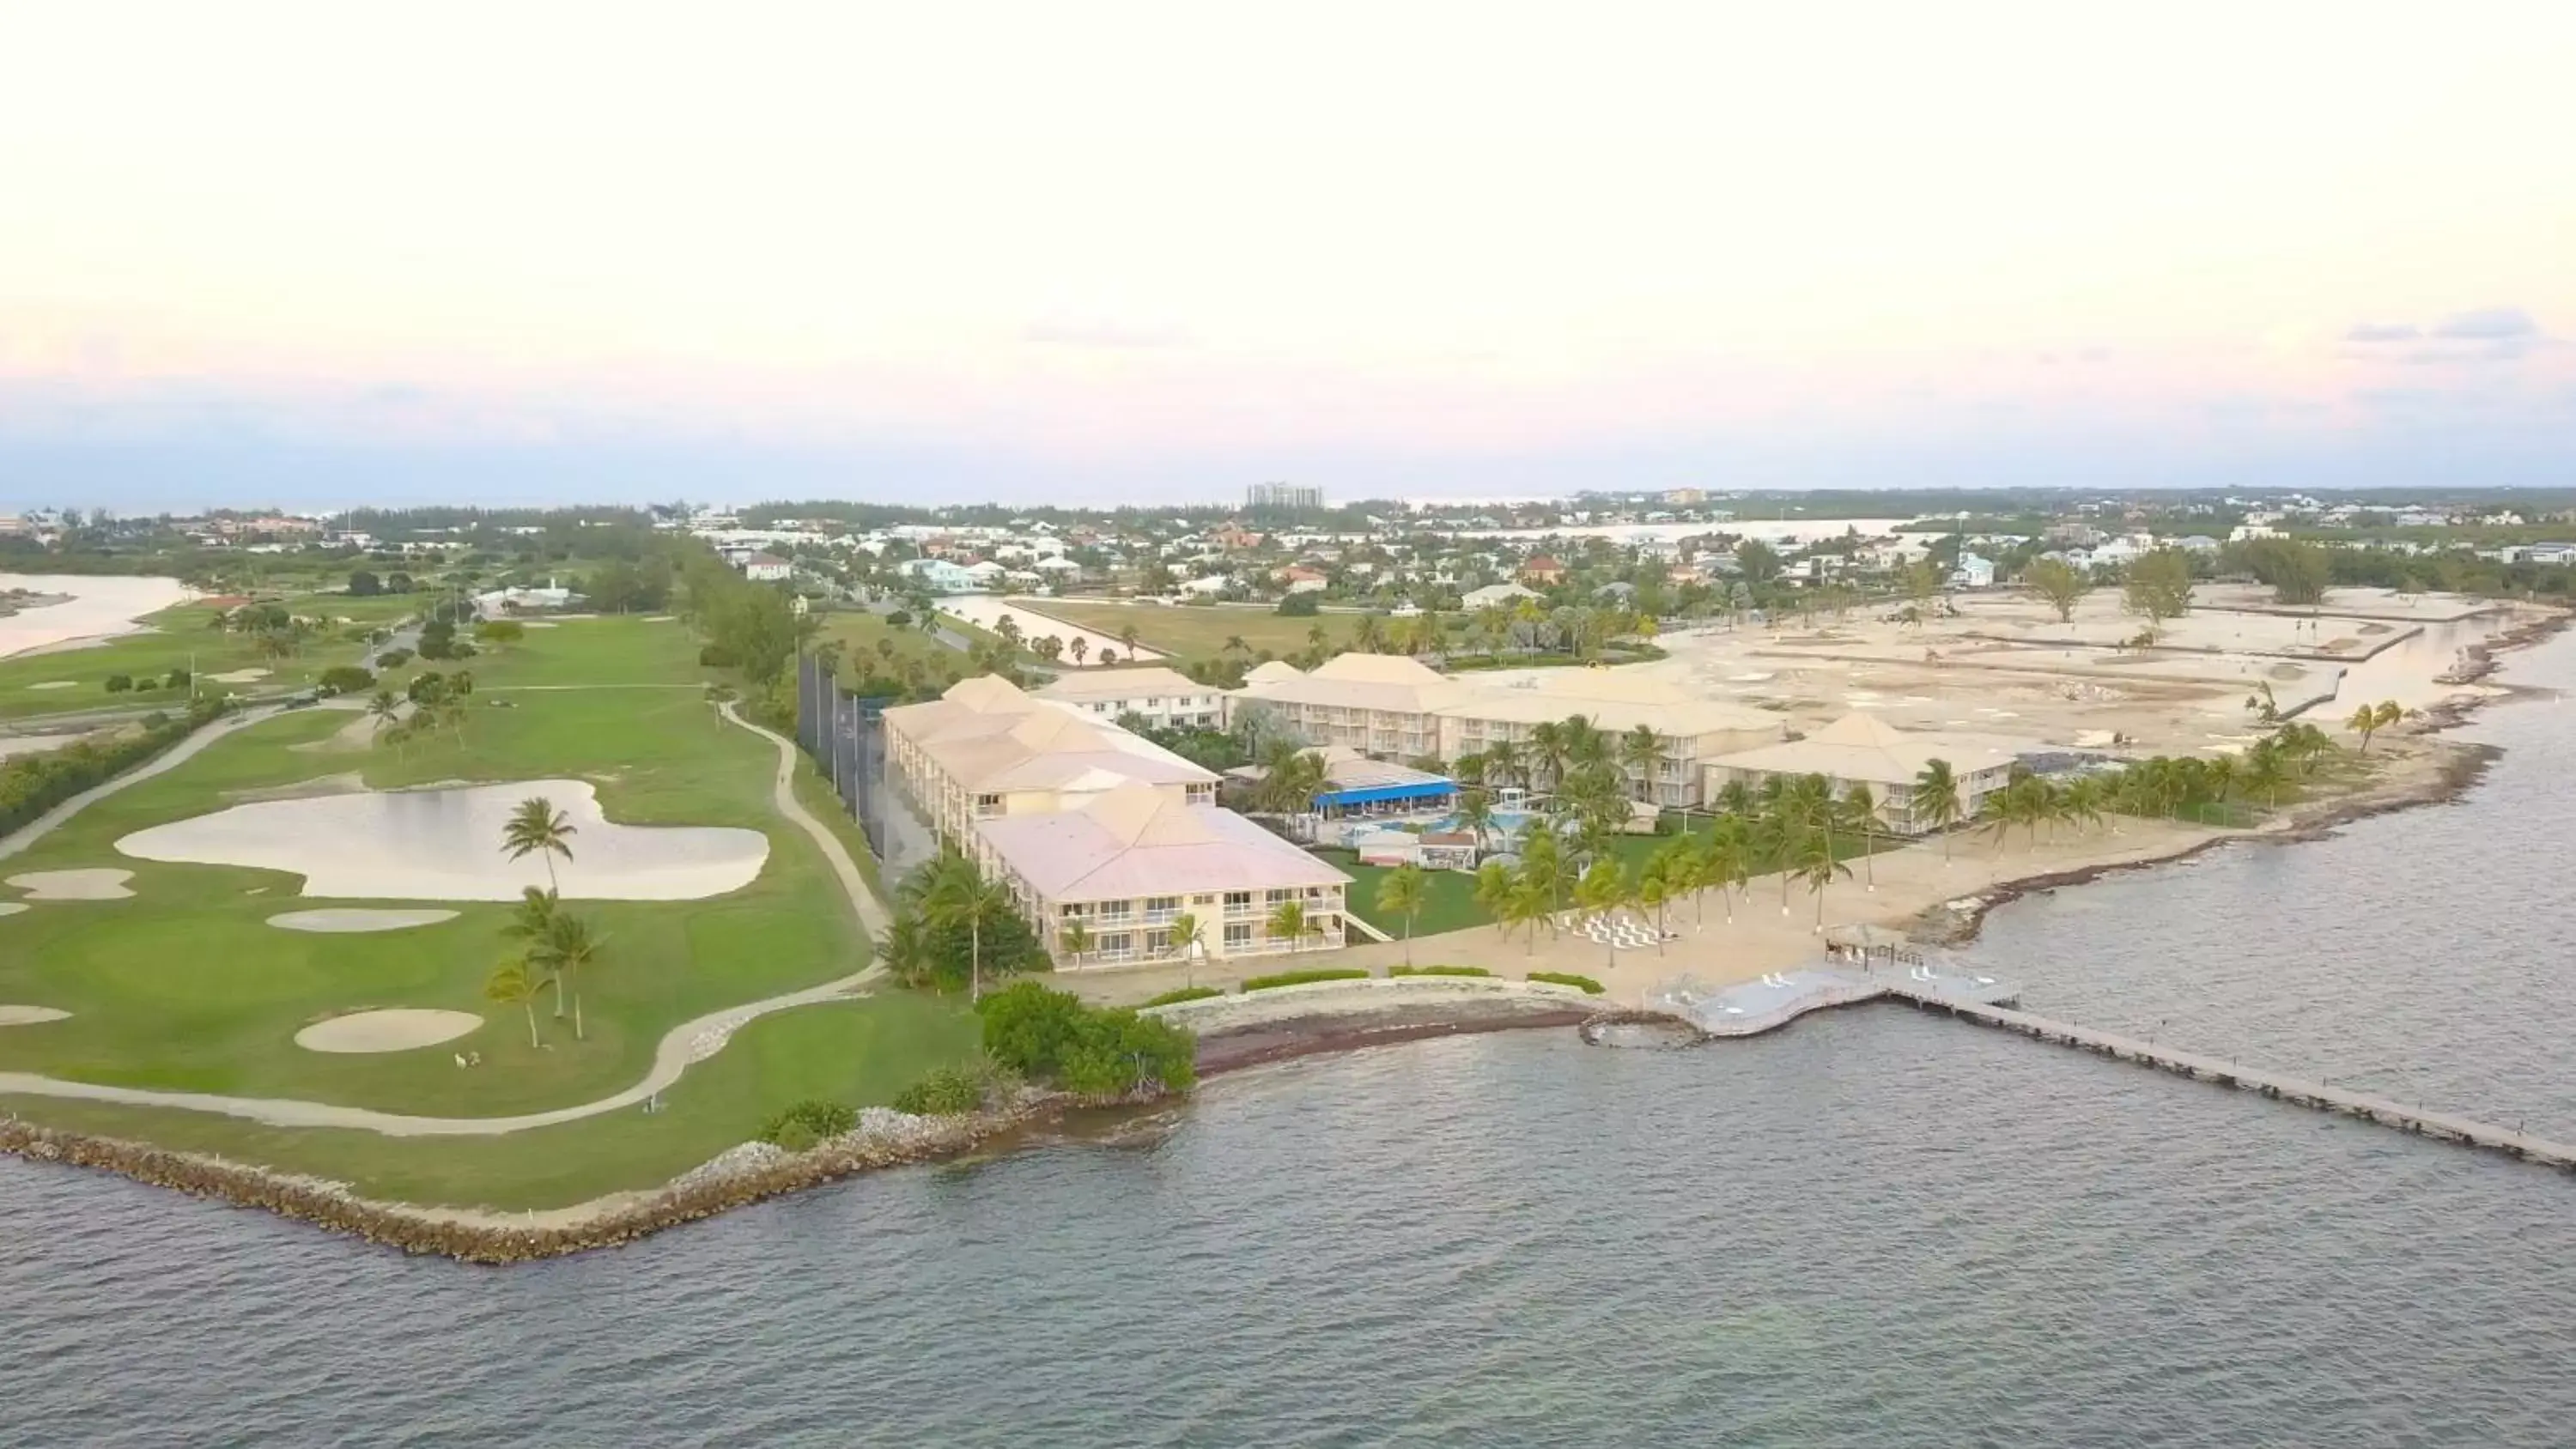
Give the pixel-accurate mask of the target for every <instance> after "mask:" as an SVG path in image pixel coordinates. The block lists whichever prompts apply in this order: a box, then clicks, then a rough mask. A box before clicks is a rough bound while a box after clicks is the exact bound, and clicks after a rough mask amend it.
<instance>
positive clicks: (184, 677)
mask: <svg viewBox="0 0 2576 1449" xmlns="http://www.w3.org/2000/svg"><path fill="white" fill-rule="evenodd" d="M162 683H164V684H167V685H169V686H170V687H171V688H172V689H185V688H187V687H188V671H187V670H185V669H173V670H171V671H170V677H169V678H168V679H165V680H163V681H162Z"/></svg>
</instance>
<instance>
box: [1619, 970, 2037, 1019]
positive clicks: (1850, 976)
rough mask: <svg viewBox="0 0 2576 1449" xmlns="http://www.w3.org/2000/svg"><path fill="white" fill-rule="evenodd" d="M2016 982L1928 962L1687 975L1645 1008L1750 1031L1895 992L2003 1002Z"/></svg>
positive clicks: (1937, 999) (1924, 998)
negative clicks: (1724, 979)
mask: <svg viewBox="0 0 2576 1449" xmlns="http://www.w3.org/2000/svg"><path fill="white" fill-rule="evenodd" d="M2019 994H2020V993H2019V990H2018V988H2016V987H2014V986H2013V985H2011V984H2010V983H2009V982H2003V981H1998V980H1996V979H1995V978H1994V977H1991V976H1978V975H1975V974H1973V973H1969V972H1964V971H1945V970H1941V969H1939V968H1937V967H1932V966H1895V965H1890V966H1885V967H1880V968H1877V969H1873V970H1868V971H1863V970H1858V969H1855V968H1852V967H1848V966H1810V967H1806V968H1803V969H1801V970H1797V971H1775V972H1772V973H1770V974H1769V975H1766V976H1763V977H1761V978H1759V979H1757V980H1753V981H1739V982H1737V983H1735V984H1734V985H1732V986H1722V987H1715V988H1710V987H1704V986H1701V985H1700V984H1698V983H1697V982H1694V981H1691V980H1689V979H1688V978H1684V979H1683V980H1680V981H1676V982H1672V983H1669V984H1667V985H1664V986H1661V987H1658V988H1656V989H1655V991H1654V992H1653V994H1651V995H1649V996H1648V997H1647V998H1646V1007H1647V1009H1648V1010H1650V1011H1662V1012H1669V1013H1671V1014H1672V1015H1674V1016H1677V1017H1680V1018H1681V1019H1682V1020H1684V1021H1687V1022H1689V1023H1690V1024H1691V1025H1692V1026H1695V1027H1697V1028H1698V1029H1699V1030H1700V1031H1702V1032H1704V1033H1706V1034H1707V1035H1709V1036H1754V1035H1758V1034H1759V1033H1762V1032H1766V1031H1773V1030H1776V1029H1778V1028H1780V1027H1783V1026H1787V1025H1788V1024H1789V1023H1790V1022H1793V1021H1795V1020H1797V1019H1798V1018H1799V1017H1802V1016H1804V1015H1806V1014H1807V1013H1808V1012H1811V1011H1821V1010H1823V1009H1825V1008H1826V1007H1829V1006H1850V1005H1853V1004H1855V1003H1858V1002H1863V1001H1876V1000H1878V999H1879V998H1881V997H1886V996H1897V997H1904V998H1906V999H1908V1000H1911V1001H1914V1002H1917V1003H1924V1002H1931V1003H1939V1004H1949V1003H1958V1004H1961V1005H1971V1006H2001V1005H2004V1004H2006V1003H2009V1002H2011V1001H2012V1000H2014V999H2015V998H2016V997H2017V996H2018V995H2019Z"/></svg>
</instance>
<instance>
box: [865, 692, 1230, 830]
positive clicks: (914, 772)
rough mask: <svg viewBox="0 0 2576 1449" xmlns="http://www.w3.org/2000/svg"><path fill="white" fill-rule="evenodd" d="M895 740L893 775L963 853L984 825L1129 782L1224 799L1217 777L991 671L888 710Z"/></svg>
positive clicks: (1076, 804) (1054, 808)
mask: <svg viewBox="0 0 2576 1449" xmlns="http://www.w3.org/2000/svg"><path fill="white" fill-rule="evenodd" d="M885 743H886V761H887V768H888V769H889V771H890V772H891V773H893V774H894V776H895V777H896V779H897V780H899V781H900V782H901V784H902V785H903V787H904V789H905V791H906V792H907V793H908V794H909V795H910V797H911V799H912V801H913V803H914V804H915V806H916V807H917V808H918V809H919V810H920V811H921V812H922V814H923V816H924V817H925V818H926V819H927V820H928V822H929V824H930V825H931V827H932V828H933V829H934V830H936V831H938V832H939V834H941V835H942V836H944V837H946V838H948V839H950V840H952V841H955V842H956V843H957V844H958V845H959V846H960V847H961V848H969V847H971V845H972V842H973V839H974V825H975V822H976V821H979V820H990V819H994V818H997V817H1001V816H1008V815H1045V814H1053V813H1056V812H1058V811H1064V810H1074V809H1079V808H1081V807H1082V806H1083V805H1086V804H1088V803H1090V801H1091V800H1093V799H1095V798H1097V797H1098V796H1101V795H1104V794H1106V793H1108V792H1109V791H1111V790H1114V789H1116V788H1118V787H1119V786H1121V785H1126V784H1142V785H1147V786H1150V787H1152V788H1153V789H1154V790H1156V791H1157V792H1158V793H1161V794H1163V795H1165V796H1167V797H1168V798H1170V799H1172V800H1173V801H1175V802H1176V803H1180V804H1188V805H1209V806H1213V805H1214V804H1215V803H1216V786H1217V777H1216V775H1215V774H1214V773H1212V772H1210V771H1208V770H1204V769H1201V768H1200V767H1198V766H1197V765H1193V764H1191V763H1190V762H1189V761H1187V760H1185V759H1182V758H1181V757H1180V756H1178V755H1176V754H1173V753H1172V752H1171V751H1169V750H1166V749H1164V748H1163V747H1162V746H1160V745H1157V744H1155V743H1153V742H1152V741H1151V740H1147V739H1144V738H1142V737H1141V736H1137V735H1132V734H1129V733H1128V732H1127V731H1125V730H1123V729H1120V728H1118V727H1117V726H1115V725H1113V724H1110V723H1109V722H1108V721H1106V720H1101V719H1094V718H1090V717H1087V716H1086V715H1085V714H1083V713H1081V712H1077V711H1076V710H1074V709H1073V708H1072V707H1071V706H1069V705H1066V704H1063V703H1060V702H1057V701H1055V700H1044V699H1037V698H1033V697H1031V696H1029V695H1027V694H1024V693H1022V692H1021V691H1020V690H1019V689H1018V688H1017V687H1016V686H1014V685H1012V684H1011V683H1010V682H1009V681H1008V680H1004V679H999V678H996V677H994V676H992V675H989V674H986V675H978V676H976V677H975V678H973V679H963V680H959V681H958V682H957V683H956V684H953V685H951V686H949V689H948V692H947V693H946V694H945V695H943V696H941V697H940V698H938V699H934V700H931V701H929V702H927V703H924V704H904V705H897V706H895V707H894V708H892V709H889V710H887V711H886V712H885Z"/></svg>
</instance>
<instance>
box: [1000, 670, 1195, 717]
mask: <svg viewBox="0 0 2576 1449" xmlns="http://www.w3.org/2000/svg"><path fill="white" fill-rule="evenodd" d="M1036 697H1037V698H1039V699H1051V700H1054V701H1056V702H1057V703H1059V704H1064V705H1069V706H1071V707H1072V708H1074V709H1077V710H1080V711H1081V712H1082V713H1084V714H1088V715H1093V716H1096V717H1098V718H1101V719H1110V720H1114V719H1117V718H1119V717H1120V716H1122V715H1130V714H1132V715H1136V716H1138V717H1140V718H1142V719H1143V720H1144V721H1145V722H1146V723H1147V724H1150V725H1152V726H1154V727H1155V728H1157V729H1193V730H1212V729H1216V728H1218V727H1219V726H1220V725H1222V724H1223V722H1224V719H1225V695H1224V693H1223V692H1222V691H1220V690H1219V689H1217V688H1216V686H1214V685H1210V684H1201V683H1199V682H1198V681H1197V680H1195V679H1192V678H1190V677H1189V676H1188V675H1186V674H1183V673H1181V672H1179V671H1178V670H1173V669H1163V668H1159V667H1157V668H1151V669H1095V670H1089V671H1070V672H1067V673H1066V674H1064V675H1062V676H1061V677H1059V678H1058V679H1056V680H1055V682H1053V683H1051V684H1047V685H1043V686H1041V687H1040V688H1039V689H1038V690H1037V695H1036Z"/></svg>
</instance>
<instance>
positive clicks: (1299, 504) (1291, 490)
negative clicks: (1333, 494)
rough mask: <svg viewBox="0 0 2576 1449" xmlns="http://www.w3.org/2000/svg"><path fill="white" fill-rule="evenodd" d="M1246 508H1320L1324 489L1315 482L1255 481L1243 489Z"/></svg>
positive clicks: (1322, 503)
mask: <svg viewBox="0 0 2576 1449" xmlns="http://www.w3.org/2000/svg"><path fill="white" fill-rule="evenodd" d="M1243 506H1244V507H1246V508H1321V507H1323V506H1324V490H1323V487H1322V485H1320V484H1315V483H1255V484H1253V485H1252V486H1251V487H1249V488H1246V489H1244V490H1243Z"/></svg>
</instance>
